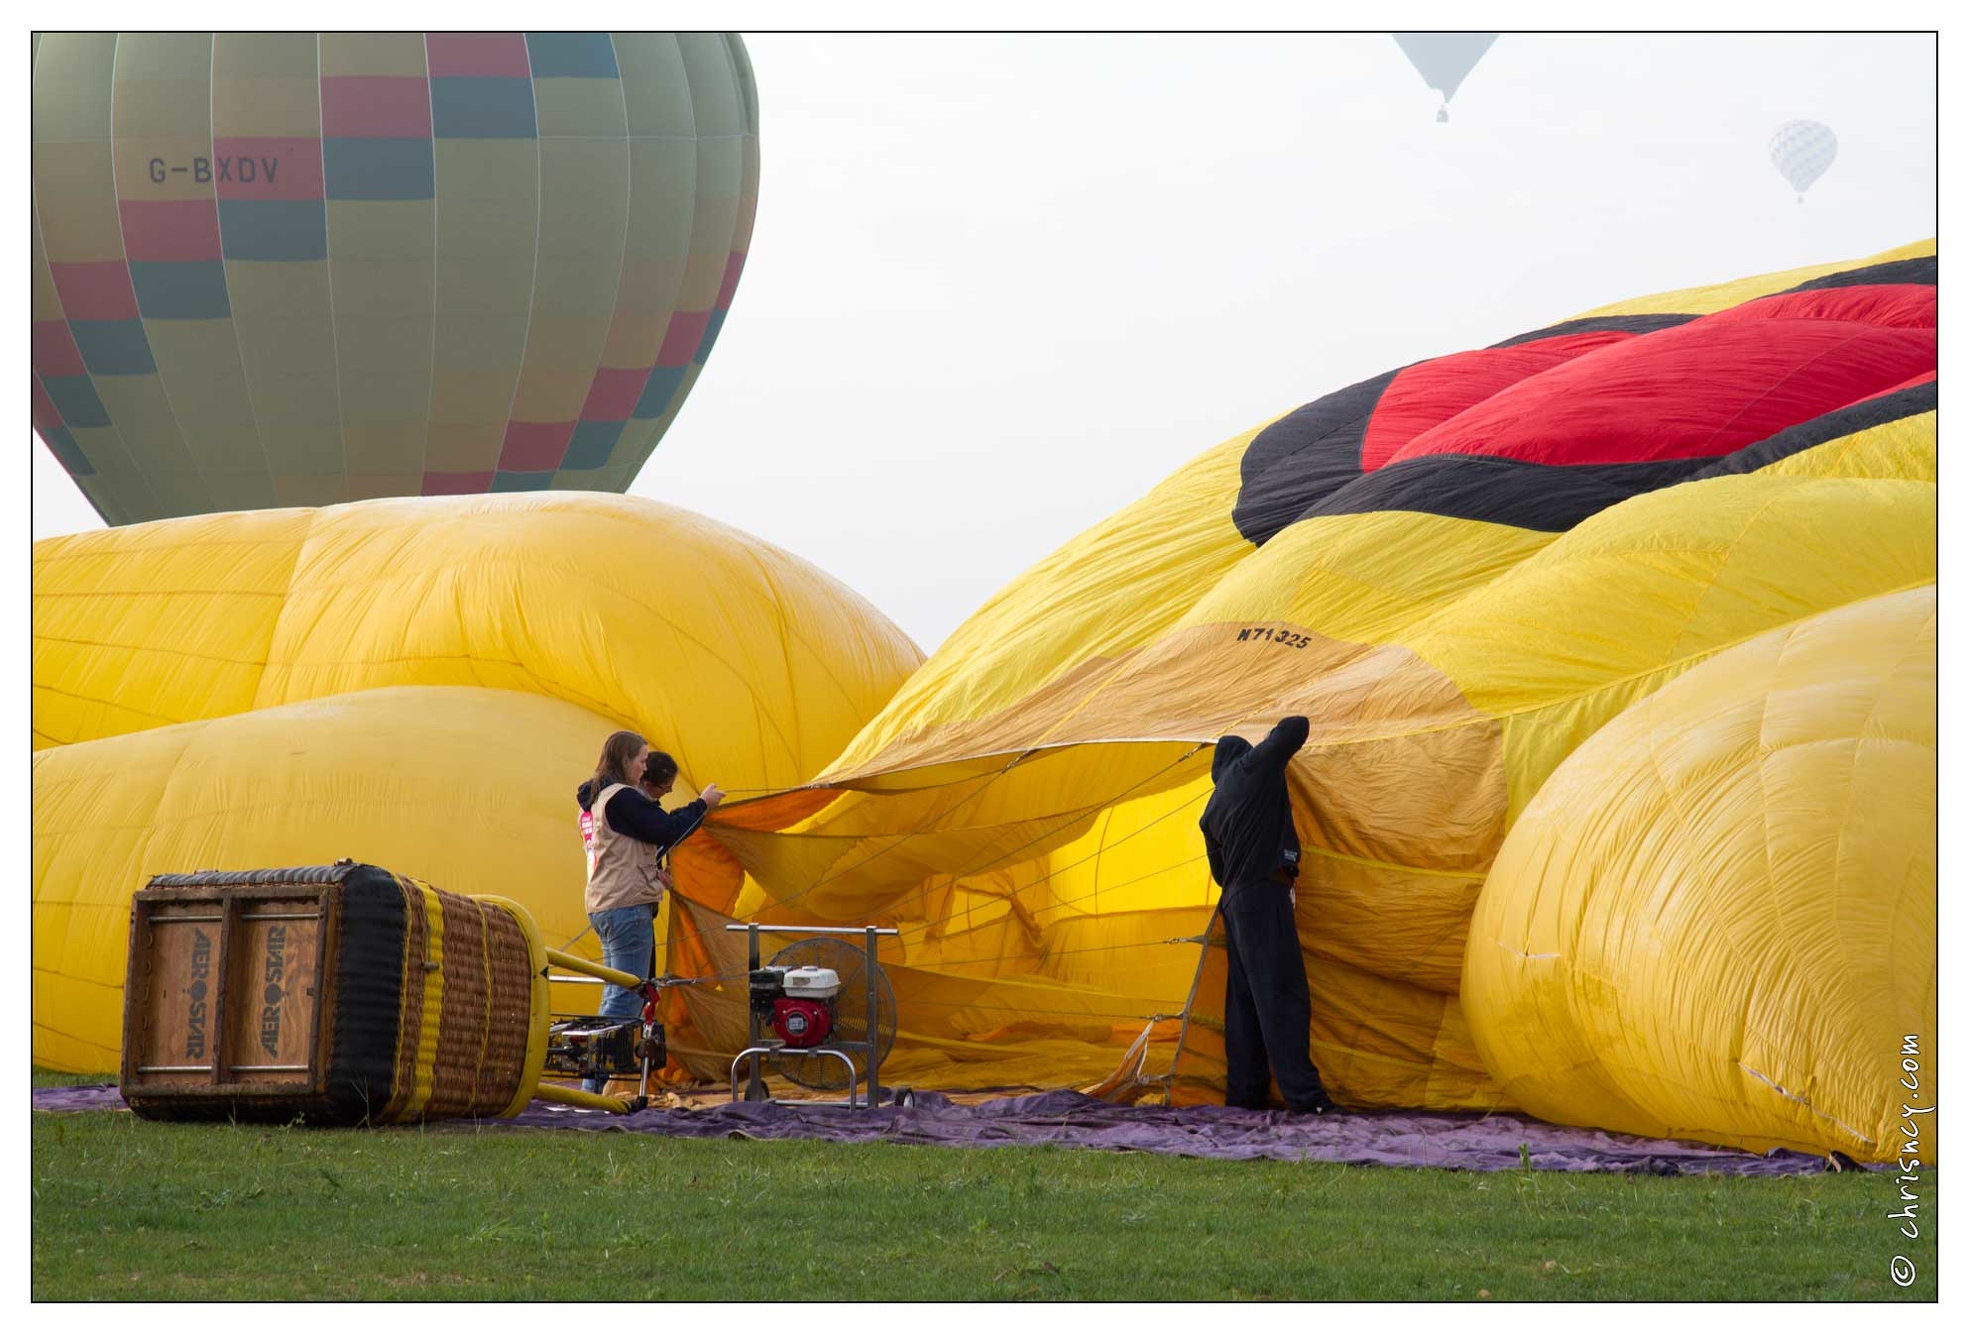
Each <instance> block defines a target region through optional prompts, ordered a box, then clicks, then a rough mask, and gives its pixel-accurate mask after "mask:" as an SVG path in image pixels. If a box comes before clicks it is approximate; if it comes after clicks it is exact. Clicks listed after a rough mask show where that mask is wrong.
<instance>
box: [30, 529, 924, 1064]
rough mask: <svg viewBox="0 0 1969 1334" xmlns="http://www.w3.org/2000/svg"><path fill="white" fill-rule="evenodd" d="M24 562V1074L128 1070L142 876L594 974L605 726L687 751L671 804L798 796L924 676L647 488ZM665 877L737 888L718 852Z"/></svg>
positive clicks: (834, 599) (121, 540)
mask: <svg viewBox="0 0 1969 1334" xmlns="http://www.w3.org/2000/svg"><path fill="white" fill-rule="evenodd" d="M34 558H35V587H34V595H35V602H36V616H35V687H36V689H35V696H34V708H35V719H34V727H35V734H36V735H35V743H36V746H37V749H36V751H35V753H34V765H33V784H34V811H33V828H34V927H33V937H34V939H33V969H34V1053H35V1059H36V1061H38V1062H40V1063H42V1064H45V1065H50V1066H54V1067H56V1068H61V1069H70V1070H82V1071H94V1070H104V1069H111V1068H114V1067H115V1064H116V1060H117V1045H118V1041H119V1022H120V1014H121V1005H122V996H121V989H122V980H123V969H124V958H125V952H126V948H127V935H128V914H129V900H130V895H131V894H132V893H133V892H134V891H135V890H137V889H139V888H141V887H142V885H143V884H144V882H145V881H146V880H147V879H148V878H149V877H150V876H152V875H156V874H160V873H164V872H176V871H195V870H199V869H203V868H214V867H216V868H228V869H242V868H252V867H265V866H292V865H313V864H320V863H326V862H332V861H334V860H336V859H337V858H341V857H351V858H355V859H356V860H359V861H366V862H372V863H374V864H377V865H380V866H384V867H388V868H389V869H391V870H392V871H395V872H397V873H398V874H400V875H405V876H412V877H415V878H417V879H419V880H422V881H425V882H427V883H429V884H431V885H435V886H439V887H441V888H444V889H446V890H450V891H453V892H456V893H464V894H499V895H503V896H505V897H507V898H510V899H512V900H514V901H516V902H518V903H521V904H523V905H524V906H525V908H526V910H527V911H528V913H529V914H530V915H531V917H532V918H533V920H534V921H536V922H537V923H538V924H539V928H540V932H541V934H542V935H543V937H544V938H545V941H546V943H547V944H550V945H554V946H563V945H566V944H568V943H569V942H574V943H573V945H572V948H574V950H575V951H576V952H577V953H582V954H586V955H589V956H590V957H594V956H595V952H596V945H595V942H594V940H593V938H592V936H589V937H587V938H585V939H581V940H579V941H577V940H576V938H577V937H579V936H581V934H582V933H583V932H584V931H585V930H586V928H587V926H588V923H587V919H586V917H585V916H584V915H583V913H582V910H581V900H582V883H583V874H584V872H583V862H582V856H581V848H580V843H579V839H578V836H577V833H576V825H575V814H576V809H575V804H574V788H575V785H576V784H577V783H578V782H580V781H581V780H582V779H583V778H584V777H586V776H587V775H588V774H589V773H591V772H592V771H593V768H594V765H595V760H596V756H597V755H598V753H599V752H600V750H601V743H602V741H603V739H604V738H605V737H606V736H607V735H608V734H609V732H610V731H612V730H614V729H616V728H618V727H624V726H628V727H634V728H636V729H637V730H639V731H641V732H642V733H643V734H644V736H645V737H647V738H648V739H649V741H650V742H651V744H652V746H654V747H656V748H660V749H666V750H668V751H670V753H672V754H673V755H675V756H676V758H677V760H678V762H679V764H680V765H681V766H682V774H681V776H680V781H679V784H678V791H677V794H676V796H675V797H674V798H673V802H681V801H683V800H687V799H688V798H689V797H690V796H691V795H694V794H695V792H696V790H697V789H696V785H698V784H702V783H705V782H709V781H716V782H719V783H721V784H723V785H725V786H726V787H727V789H728V790H732V791H735V792H740V793H742V792H743V791H745V790H747V789H751V790H755V791H756V790H763V789H766V788H771V787H776V786H784V785H786V784H788V783H791V782H797V781H800V780H802V779H804V778H806V777H808V776H809V775H811V774H812V773H813V772H815V771H816V770H817V769H819V768H820V766H821V765H822V764H824V763H825V762H826V761H827V759H828V758H829V757H830V756H832V755H833V754H835V753H836V752H837V751H838V750H839V749H840V748H841V747H842V746H843V745H844V744H845V743H846V742H847V741H848V739H849V738H851V737H852V736H853V735H854V733H855V731H856V730H857V729H858V728H859V727H860V726H861V725H862V723H863V722H865V721H866V720H867V719H868V717H870V716H871V715H873V714H874V712H875V711H876V710H877V709H878V708H879V706H880V704H881V703H882V701H883V700H885V699H886V698H887V697H888V696H889V695H890V694H891V693H892V692H893V691H894V689H895V688H896V687H897V686H898V685H899V684H900V683H901V682H902V681H903V679H904V678H905V677H906V676H907V675H908V674H909V672H910V671H911V670H912V669H913V668H914V667H915V666H916V665H917V663H918V662H920V660H921V655H920V654H919V653H918V652H917V650H916V649H915V647H914V646H913V645H912V644H910V642H909V641H908V639H907V638H906V637H904V636H903V635H902V634H901V632H900V631H898V630H897V629H896V628H895V627H894V626H893V625H892V624H891V623H890V622H888V621H887V620H886V619H885V618H883V617H882V616H881V615H880V613H878V612H876V611H875V610H874V609H873V608H871V607H870V606H869V605H868V604H867V603H866V602H864V601H863V600H862V599H860V598H859V597H857V596H855V595H854V594H852V593H850V592H848V591H847V590H846V589H845V588H843V587H842V586H841V585H840V584H838V583H836V582H835V581H833V580H832V579H830V578H828V577H827V576H826V575H824V574H822V573H821V572H819V571H818V570H815V569H814V568H812V567H811V566H808V565H806V564H805V563H804V562H802V561H799V560H798V559H797V558H795V557H793V556H791V555H788V554H787V553H785V552H783V551H780V550H778V549H777V548H774V547H771V546H769V545H767V544H765V543H762V542H758V541H756V540H755V539H752V538H750V537H748V536H746V535H745V534H743V533H739V532H736V531H734V530H732V529H729V528H726V527H724V526H722V525H719V524H716V523H713V522H711V521H709V520H706V519H703V518H701V517H699V516H696V515H692V514H689V513H686V512H684V511H681V510H678V509H675V508H673V507H670V506H666V505H660V504H656V503H654V502H651V501H646V500H639V499H634V498H629V497H618V496H600V495H588V494H582V493H536V494H529V495H514V496H494V497H471V498H444V499H426V500H386V501H371V502H364V503H361V504H356V505H350V506H344V507H336V508H332V509H326V510H286V511H274V512H270V513H249V514H236V515H219V516H205V517H195V518H187V519H178V520H166V521H161V522H158V523H154V524H145V525H140V526H135V527H128V528H121V529H112V530H109V531H105V532H99V533H91V534H85V535H80V536H76V537H64V538H55V539H50V540H48V541H45V542H41V543H37V544H36V546H35V552H34ZM215 664H216V665H215ZM700 845H701V846H700ZM674 869H675V870H676V872H677V875H678V878H679V882H680V887H681V888H682V890H683V891H684V892H686V893H692V894H696V895H698V896H700V897H701V898H703V899H704V900H705V901H707V902H710V903H714V904H723V905H729V903H730V901H731V900H732V898H733V897H734V896H736V895H737V894H738V893H739V892H740V890H741V882H742V879H743V871H742V870H741V869H740V868H739V867H738V865H737V864H736V863H735V862H734V861H733V860H732V859H731V857H730V855H729V854H728V853H726V852H725V851H724V850H723V849H721V848H720V847H719V846H718V845H717V844H716V843H715V842H711V841H710V840H707V839H702V838H698V839H692V840H690V841H689V842H688V843H687V844H686V846H685V848H683V849H680V850H679V853H678V856H677V859H676V863H675V868H674ZM556 990H557V994H556V998H555V999H556V1003H557V1005H559V1006H561V1007H562V1008H566V1009H580V1008H583V1007H592V1005H593V1003H594V999H595V998H594V994H593V989H592V988H590V989H589V990H588V991H587V992H586V993H582V992H578V991H575V990H574V989H573V988H557V989H556ZM561 993H565V994H561Z"/></svg>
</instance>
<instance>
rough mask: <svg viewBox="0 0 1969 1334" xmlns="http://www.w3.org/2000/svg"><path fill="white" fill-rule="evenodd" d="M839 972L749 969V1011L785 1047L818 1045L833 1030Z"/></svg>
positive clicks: (838, 989)
mask: <svg viewBox="0 0 1969 1334" xmlns="http://www.w3.org/2000/svg"><path fill="white" fill-rule="evenodd" d="M840 994H841V975H840V974H839V973H837V972H835V971H834V970H833V969H832V968H781V967H771V966H768V967H765V968H755V969H753V970H752V1013H753V1014H754V1015H756V1016H757V1017H758V1020H759V1024H760V1027H762V1028H770V1029H771V1030H772V1031H773V1032H774V1033H775V1034H776V1035H778V1037H779V1040H780V1041H781V1042H784V1043H785V1044H786V1045H787V1046H789V1047H818V1046H819V1045H820V1044H821V1043H823V1042H825V1041H827V1035H828V1034H830V1033H832V1032H833V1031H834V1003H835V1000H836V999H837V998H838V997H839V996H840Z"/></svg>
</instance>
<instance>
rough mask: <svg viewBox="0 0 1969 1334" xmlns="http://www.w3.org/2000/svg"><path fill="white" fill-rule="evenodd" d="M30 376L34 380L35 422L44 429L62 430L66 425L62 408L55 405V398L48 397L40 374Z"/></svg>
mask: <svg viewBox="0 0 1969 1334" xmlns="http://www.w3.org/2000/svg"><path fill="white" fill-rule="evenodd" d="M28 378H29V379H30V380H32V381H34V424H35V425H36V426H37V427H39V428H40V429H41V430H43V431H56V430H60V429H61V428H62V426H63V425H65V423H64V422H63V421H62V413H61V409H60V408H58V407H56V406H55V400H54V399H52V398H49V397H48V391H47V390H46V389H43V388H42V387H41V377H40V376H39V375H30V376H29V377H28Z"/></svg>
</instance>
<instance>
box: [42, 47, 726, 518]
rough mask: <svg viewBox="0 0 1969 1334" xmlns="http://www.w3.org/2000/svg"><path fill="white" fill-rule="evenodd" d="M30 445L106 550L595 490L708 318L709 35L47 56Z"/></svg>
mask: <svg viewBox="0 0 1969 1334" xmlns="http://www.w3.org/2000/svg"><path fill="white" fill-rule="evenodd" d="M33 98H34V159H33V192H34V224H33V250H34V259H33V273H34V278H33V321H34V324H33V340H32V347H33V372H34V374H33V381H34V414H33V416H34V427H35V430H36V431H37V432H38V433H39V434H40V436H41V438H42V439H43V440H44V441H45V442H46V443H47V445H48V447H49V448H50V449H51V450H52V451H53V453H54V454H55V456H56V458H57V459H58V460H59V461H60V462H61V464H62V466H63V467H64V468H66V469H67V470H68V472H69V474H70V475H71V476H73V477H74V478H75V480H76V484H77V485H78V486H79V487H80V488H81V489H82V491H83V493H84V494H85V495H86V496H87V497H88V498H89V500H90V502H91V503H92V504H93V505H94V506H95V507H96V509H97V511H98V512H99V513H101V514H102V516H103V517H104V519H106V520H107V521H108V522H110V523H112V524H120V523H130V522H136V521H140V520H147V519H156V518H164V517H170V516H177V515H188V514H199V513H209V512H214V511H222V510H244V509H259V508H268V507H273V506H292V505H298V506H314V505H324V504H332V503H336V502H340V501H345V500H353V499H362V498H365V497H376V496H392V495H410V496H414V495H420V494H422V495H437V494H455V493H480V492H488V491H528V490H547V489H582V490H600V491H618V492H619V491H622V490H624V489H626V488H627V486H628V485H629V483H630V481H631V480H632V479H633V478H634V477H635V475H636V472H637V470H638V469H639V468H640V467H641V466H642V463H643V461H644V460H645V459H646V458H647V457H648V456H649V453H650V451H651V450H652V449H653V448H654V447H655V445H656V443H657V440H658V439H659V438H660V437H661V436H662V434H663V432H664V430H665V429H666V428H667V427H668V425H669V423H670V422H671V421H672V420H673V419H674V418H675V416H676V414H677V411H678V409H679V407H680V406H681V404H682V403H683V401H684V397H685V395H686V394H688V393H689V391H690V389H691V386H692V384H693V383H694V382H695V380H696V377H697V375H698V373H699V371H700V370H701V368H702V367H703V365H704V361H705V358H706V356H707V355H709V353H710V351H711V347H712V345H713V343H714V342H715V341H716V340H717V337H718V333H719V330H720V328H721V327H722V325H723V323H724V319H725V314H726V311H727V310H728V308H729V307H730V305H731V301H732V294H733V291H734V289H735V287H736V285H737V282H738V277H739V272H740V269H741V267H742V266H743V264H744V260H745V254H746V249H747V246H748V245H749V240H750V236H751V231H752V219H753V213H754V207H755V202H756V200H757V195H758V168H759V158H758V108H757V99H756V96H755V93H754V89H753V83H752V72H751V67H750V64H749V62H748V60H747V57H746V53H745V47H744V45H743V43H742V42H741V41H740V40H739V39H738V37H737V36H735V35H730V34H724V35H719V34H695V35H693V34H676V35H672V34H662V33H615V34H611V33H529V34H520V33H490V34H464V33H431V34H417V33H396V34H352V33H323V34H319V35H317V34H313V33H217V34H209V33H205V34H201V33H135V34H133V33H124V34H115V33H79V34H78V33H50V34H44V35H41V36H40V38H39V40H38V41H37V42H36V44H35V49H34V75H33Z"/></svg>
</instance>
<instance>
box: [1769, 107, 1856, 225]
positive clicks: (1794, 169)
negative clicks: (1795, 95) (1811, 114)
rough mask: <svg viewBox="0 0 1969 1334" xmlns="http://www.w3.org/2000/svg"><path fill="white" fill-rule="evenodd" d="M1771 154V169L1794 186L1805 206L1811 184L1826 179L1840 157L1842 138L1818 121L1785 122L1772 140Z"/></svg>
mask: <svg viewBox="0 0 1969 1334" xmlns="http://www.w3.org/2000/svg"><path fill="white" fill-rule="evenodd" d="M1770 154H1771V165H1772V166H1774V167H1776V168H1777V169H1778V174H1779V175H1780V176H1782V177H1784V178H1785V180H1787V181H1789V182H1791V188H1792V189H1794V190H1796V191H1797V192H1798V202H1799V203H1801V204H1802V203H1804V202H1805V192H1806V191H1807V190H1809V189H1811V188H1812V182H1814V181H1816V180H1817V179H1818V178H1819V177H1821V176H1823V175H1825V173H1826V171H1827V169H1828V168H1830V167H1831V166H1832V160H1833V159H1834V158H1836V157H1838V156H1839V137H1838V136H1837V135H1835V134H1834V133H1833V132H1832V131H1831V130H1829V129H1827V128H1826V127H1825V126H1823V125H1821V124H1819V123H1818V122H1817V121H1815V120H1793V121H1786V122H1785V123H1784V124H1782V125H1780V126H1778V128H1777V133H1775V134H1773V135H1772V136H1771V142H1770Z"/></svg>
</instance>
